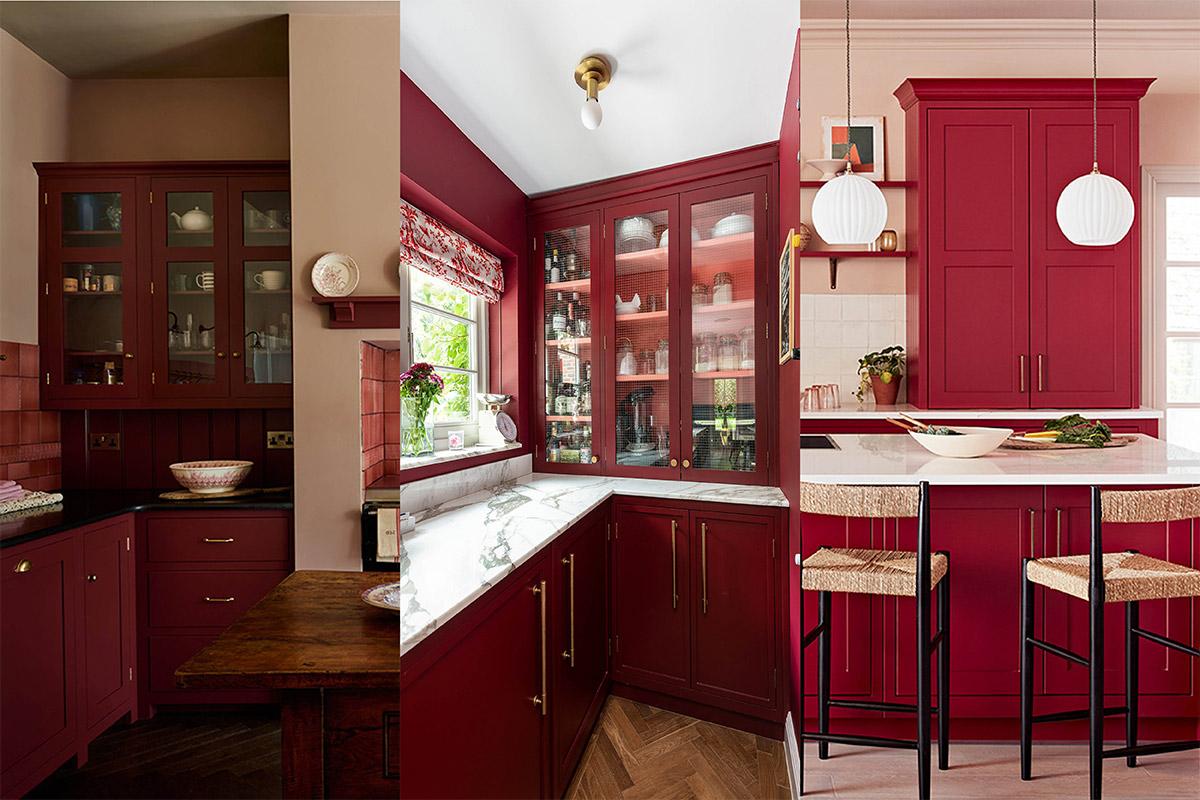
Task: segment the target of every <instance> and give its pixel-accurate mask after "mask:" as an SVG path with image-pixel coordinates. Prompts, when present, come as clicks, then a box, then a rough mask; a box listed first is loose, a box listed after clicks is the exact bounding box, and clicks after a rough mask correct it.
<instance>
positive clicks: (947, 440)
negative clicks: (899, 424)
mask: <svg viewBox="0 0 1200 800" xmlns="http://www.w3.org/2000/svg"><path fill="white" fill-rule="evenodd" d="M946 427H949V428H953V429H954V430H956V431H958V432H959V433H961V434H962V435H961V436H938V435H936V434H932V433H918V432H917V431H909V435H911V436H912V437H913V438H914V439H916V440H917V444H919V445H921V447H924V448H925V449H926V450H928V451H929V452H931V453H933V454H934V455H938V456H945V457H947V458H978V457H979V456H984V455H987V454H988V453H990V452H992V451H993V450H995V449H996V448H997V447H999V446H1000V445H1002V444H1004V440H1005V439H1007V438H1008V437H1010V436H1012V433H1013V430H1012V428H971V427H966V426H961V425H948V426H946Z"/></svg>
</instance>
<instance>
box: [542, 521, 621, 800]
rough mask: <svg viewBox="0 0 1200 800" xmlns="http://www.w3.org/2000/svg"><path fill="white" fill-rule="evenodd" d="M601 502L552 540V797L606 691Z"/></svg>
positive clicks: (560, 790) (567, 777) (605, 525)
mask: <svg viewBox="0 0 1200 800" xmlns="http://www.w3.org/2000/svg"><path fill="white" fill-rule="evenodd" d="M610 530H611V526H610V524H609V521H608V509H607V504H606V506H604V507H601V508H600V509H597V510H596V511H594V512H592V513H591V514H590V515H588V517H587V518H586V519H585V520H583V521H582V522H579V523H577V524H576V525H575V526H574V528H573V529H572V530H571V531H568V532H567V533H564V534H563V535H562V536H560V537H559V538H558V539H557V540H555V542H554V546H553V547H552V549H551V558H550V567H551V568H552V569H557V570H558V572H557V575H556V576H555V577H554V579H553V581H552V582H551V584H550V588H549V591H550V592H551V598H552V600H553V602H552V603H551V608H550V630H551V631H552V635H551V637H550V642H551V646H550V655H549V656H548V658H549V660H550V661H551V663H553V664H554V669H553V679H552V681H551V685H552V689H551V694H552V698H553V702H551V703H550V728H551V731H550V736H551V749H550V753H551V769H552V774H551V786H552V788H553V791H552V793H551V794H552V795H553V796H554V797H561V796H563V795H564V794H565V793H566V790H567V786H568V785H569V784H570V782H571V776H572V775H573V774H574V773H575V765H576V764H578V763H579V759H580V757H581V756H582V755H583V751H584V748H585V747H587V743H588V739H589V737H590V735H591V732H592V726H593V725H594V724H595V722H596V718H597V716H598V715H599V714H600V709H601V707H602V706H603V704H604V698H605V696H606V694H607V690H608V536H609V531H610Z"/></svg>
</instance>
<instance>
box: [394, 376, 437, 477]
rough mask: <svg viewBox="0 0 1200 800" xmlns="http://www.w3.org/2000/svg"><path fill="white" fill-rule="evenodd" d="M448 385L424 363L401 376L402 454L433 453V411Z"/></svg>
mask: <svg viewBox="0 0 1200 800" xmlns="http://www.w3.org/2000/svg"><path fill="white" fill-rule="evenodd" d="M444 386H445V383H444V382H443V381H442V376H441V375H438V374H437V373H436V372H434V371H433V366H432V365H430V364H426V363H425V362H423V361H421V362H418V363H416V364H413V365H412V366H411V367H409V369H408V371H407V372H403V373H401V374H400V455H402V456H419V455H421V454H423V453H432V452H433V418H432V417H431V416H430V414H429V409H430V408H431V407H432V406H433V403H434V401H435V400H437V399H438V396H439V395H441V393H442V389H443V388H444Z"/></svg>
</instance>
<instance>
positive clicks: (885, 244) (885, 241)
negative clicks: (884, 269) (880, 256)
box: [875, 229, 900, 253]
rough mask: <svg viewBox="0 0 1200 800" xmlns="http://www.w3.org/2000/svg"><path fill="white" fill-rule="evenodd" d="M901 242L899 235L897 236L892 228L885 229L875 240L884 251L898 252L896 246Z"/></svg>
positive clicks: (876, 244)
mask: <svg viewBox="0 0 1200 800" xmlns="http://www.w3.org/2000/svg"><path fill="white" fill-rule="evenodd" d="M899 244H900V240H899V237H897V236H896V232H895V231H893V230H890V229H889V230H885V231H884V232H883V233H881V234H879V238H878V239H876V240H875V246H876V247H878V248H879V249H880V251H881V252H884V253H894V252H896V247H897V245H899Z"/></svg>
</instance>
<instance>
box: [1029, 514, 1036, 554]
mask: <svg viewBox="0 0 1200 800" xmlns="http://www.w3.org/2000/svg"><path fill="white" fill-rule="evenodd" d="M1036 517H1037V514H1036V512H1034V510H1033V509H1032V508H1031V509H1029V557H1030V558H1033V557H1034V556H1033V531H1034V527H1035V525H1034V520H1035V519H1036Z"/></svg>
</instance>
